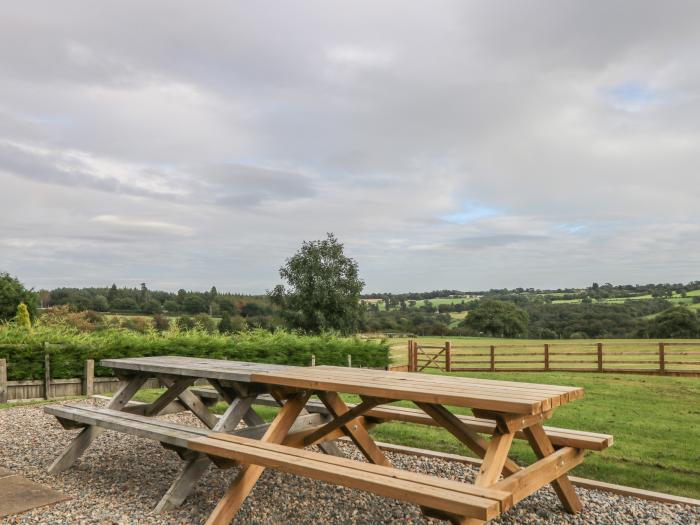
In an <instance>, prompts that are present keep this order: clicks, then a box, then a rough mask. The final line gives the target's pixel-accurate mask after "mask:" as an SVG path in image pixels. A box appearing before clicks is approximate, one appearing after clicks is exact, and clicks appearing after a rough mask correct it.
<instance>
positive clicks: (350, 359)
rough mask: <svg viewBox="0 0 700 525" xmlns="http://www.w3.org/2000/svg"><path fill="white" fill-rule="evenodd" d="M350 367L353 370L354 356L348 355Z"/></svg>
mask: <svg viewBox="0 0 700 525" xmlns="http://www.w3.org/2000/svg"><path fill="white" fill-rule="evenodd" d="M348 367H349V368H352V356H351V355H350V354H348Z"/></svg>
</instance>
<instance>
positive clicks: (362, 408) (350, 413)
mask: <svg viewBox="0 0 700 525" xmlns="http://www.w3.org/2000/svg"><path fill="white" fill-rule="evenodd" d="M384 401H385V400H383V399H377V398H367V399H365V400H363V401H362V403H360V404H359V405H355V406H354V407H352V408H350V409H349V410H347V411H346V412H345V413H344V414H342V415H340V416H337V417H335V418H334V419H332V420H331V421H329V422H328V423H327V424H326V425H324V426H323V427H321V428H319V429H318V430H317V431H315V432H313V433H312V434H310V435H308V436H307V437H306V438H304V445H305V446H309V445H311V444H313V443H316V442H317V441H319V440H321V439H322V438H323V437H324V436H325V435H326V434H329V433H330V432H332V431H334V430H336V429H338V428H340V427H342V426H346V425H347V424H352V423H350V422H351V421H352V420H353V419H356V418H357V417H359V416H361V415H362V414H364V413H365V412H367V411H368V410H369V409H371V408H373V407H376V406H377V405H381V404H382V403H383V402H384ZM329 410H330V409H329Z"/></svg>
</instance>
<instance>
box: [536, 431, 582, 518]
mask: <svg viewBox="0 0 700 525" xmlns="http://www.w3.org/2000/svg"><path fill="white" fill-rule="evenodd" d="M523 432H524V433H525V436H526V437H527V440H528V442H529V443H530V446H531V447H532V449H533V450H534V451H535V454H537V457H538V458H540V459H542V458H544V457H546V456H549V455H550V454H554V446H553V445H552V442H551V441H550V440H549V437H547V434H546V432H545V431H544V427H543V426H542V424H541V423H539V424H536V425H532V426H531V427H528V428H524V429H523ZM552 488H554V491H555V492H556V493H557V496H559V500H560V501H561V503H562V505H563V506H564V508H565V509H566V510H567V512H570V513H572V514H576V513H577V512H579V511H580V510H581V508H582V504H581V500H580V499H579V498H578V495H577V494H576V490H575V489H574V486H573V485H572V483H571V480H570V479H569V476H567V475H566V474H564V475H563V476H561V477H559V478H557V479H555V480H554V481H553V482H552Z"/></svg>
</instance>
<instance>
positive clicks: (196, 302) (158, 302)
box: [39, 283, 282, 328]
mask: <svg viewBox="0 0 700 525" xmlns="http://www.w3.org/2000/svg"><path fill="white" fill-rule="evenodd" d="M39 302H40V306H42V307H44V308H48V307H52V306H62V305H69V306H71V307H73V308H75V309H76V310H79V311H82V310H92V311H95V312H111V313H121V314H146V315H157V314H167V315H171V316H180V315H185V316H190V315H197V314H207V315H210V316H216V317H219V316H226V317H232V318H236V317H242V318H244V319H245V320H246V321H247V322H248V324H249V325H251V326H259V327H262V328H274V327H275V326H279V325H281V324H282V323H281V320H280V319H279V309H276V308H275V307H274V305H272V304H271V303H270V301H269V300H268V299H267V297H266V296H255V295H244V294H230V293H220V292H218V291H217V289H216V287H214V286H212V288H211V289H210V290H209V291H208V292H195V291H187V290H184V289H180V290H178V291H177V292H176V293H173V292H164V291H158V290H149V289H148V287H147V286H146V284H145V283H142V284H141V286H140V287H139V288H117V286H116V285H114V284H113V285H112V286H111V287H108V288H56V289H54V290H50V291H47V290H41V291H40V292H39Z"/></svg>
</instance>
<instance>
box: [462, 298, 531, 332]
mask: <svg viewBox="0 0 700 525" xmlns="http://www.w3.org/2000/svg"><path fill="white" fill-rule="evenodd" d="M528 321H529V319H528V315H527V312H526V311H525V310H522V309H520V308H518V307H517V306H515V305H514V304H513V303H510V302H505V301H494V300H487V301H484V302H482V303H481V304H479V306H477V307H476V308H475V309H474V310H472V311H471V312H470V313H469V316H467V318H466V320H465V321H464V325H465V326H467V327H469V328H471V329H472V330H473V331H474V332H476V333H478V334H485V335H489V336H492V337H522V336H524V335H526V334H527V329H528Z"/></svg>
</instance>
